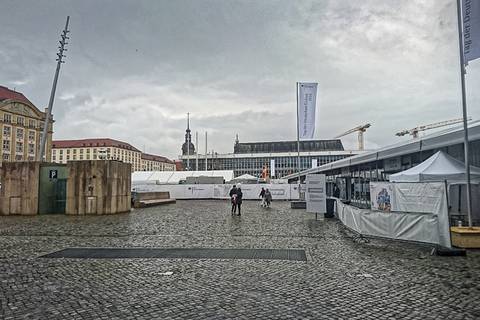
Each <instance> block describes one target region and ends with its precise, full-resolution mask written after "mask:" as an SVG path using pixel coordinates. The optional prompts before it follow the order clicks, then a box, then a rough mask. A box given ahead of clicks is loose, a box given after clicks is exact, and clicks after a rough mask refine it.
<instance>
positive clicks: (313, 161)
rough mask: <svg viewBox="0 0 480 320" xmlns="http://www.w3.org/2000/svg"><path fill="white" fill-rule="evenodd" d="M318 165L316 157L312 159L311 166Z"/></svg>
mask: <svg viewBox="0 0 480 320" xmlns="http://www.w3.org/2000/svg"><path fill="white" fill-rule="evenodd" d="M316 167H318V160H317V159H312V168H316Z"/></svg>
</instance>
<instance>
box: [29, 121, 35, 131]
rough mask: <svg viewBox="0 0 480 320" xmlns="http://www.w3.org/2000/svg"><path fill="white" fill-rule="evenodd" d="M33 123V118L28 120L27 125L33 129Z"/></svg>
mask: <svg viewBox="0 0 480 320" xmlns="http://www.w3.org/2000/svg"><path fill="white" fill-rule="evenodd" d="M35 125H36V123H35V120H33V119H29V120H28V127H29V128H32V129H35Z"/></svg>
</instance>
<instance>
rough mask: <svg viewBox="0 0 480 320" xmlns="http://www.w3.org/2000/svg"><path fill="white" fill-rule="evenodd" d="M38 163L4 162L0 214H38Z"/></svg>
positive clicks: (0, 191) (0, 189)
mask: <svg viewBox="0 0 480 320" xmlns="http://www.w3.org/2000/svg"><path fill="white" fill-rule="evenodd" d="M39 172H40V163H39V162H4V163H3V164H2V168H1V174H0V181H1V183H2V187H1V188H0V214H2V215H11V214H21V215H35V214H37V213H38V186H39Z"/></svg>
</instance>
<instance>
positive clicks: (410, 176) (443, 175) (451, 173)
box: [389, 151, 480, 184]
mask: <svg viewBox="0 0 480 320" xmlns="http://www.w3.org/2000/svg"><path fill="white" fill-rule="evenodd" d="M470 177H471V179H472V182H476V183H478V182H480V168H478V167H474V166H471V167H470ZM389 180H390V182H428V181H445V180H446V181H447V182H448V183H449V184H458V183H465V182H466V180H467V179H466V176H465V164H464V163H463V162H461V161H459V160H457V159H455V158H452V157H451V156H450V155H448V154H446V153H445V152H443V151H438V152H437V153H435V154H434V155H433V156H431V157H430V158H428V159H427V160H425V161H423V162H422V163H420V164H419V165H417V166H415V167H413V168H410V169H408V170H405V171H402V172H398V173H395V174H392V175H390V178H389Z"/></svg>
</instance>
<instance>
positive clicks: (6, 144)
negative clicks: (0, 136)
mask: <svg viewBox="0 0 480 320" xmlns="http://www.w3.org/2000/svg"><path fill="white" fill-rule="evenodd" d="M3 151H8V152H10V140H3Z"/></svg>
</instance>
